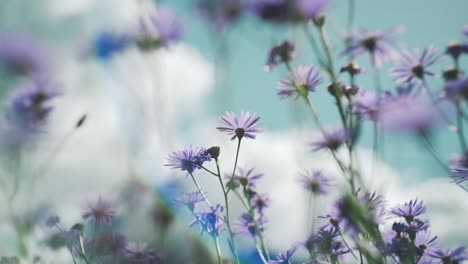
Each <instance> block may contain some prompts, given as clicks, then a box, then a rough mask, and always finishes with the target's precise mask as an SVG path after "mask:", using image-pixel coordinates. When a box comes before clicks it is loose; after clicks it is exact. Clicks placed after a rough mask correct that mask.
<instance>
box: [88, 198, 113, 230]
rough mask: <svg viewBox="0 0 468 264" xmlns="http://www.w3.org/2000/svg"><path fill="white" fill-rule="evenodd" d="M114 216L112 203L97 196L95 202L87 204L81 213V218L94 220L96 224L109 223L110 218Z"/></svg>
mask: <svg viewBox="0 0 468 264" xmlns="http://www.w3.org/2000/svg"><path fill="white" fill-rule="evenodd" d="M114 217H115V211H114V210H112V205H111V203H110V202H109V201H106V200H104V199H102V198H101V197H99V199H98V200H97V202H96V203H94V204H91V203H90V204H88V208H87V209H86V210H85V211H84V213H83V218H84V219H85V220H89V221H90V222H94V223H95V224H96V225H97V226H100V225H102V224H107V225H111V223H112V218H114Z"/></svg>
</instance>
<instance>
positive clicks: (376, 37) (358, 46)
mask: <svg viewBox="0 0 468 264" xmlns="http://www.w3.org/2000/svg"><path fill="white" fill-rule="evenodd" d="M402 32H403V28H402V27H394V28H391V29H389V30H386V31H380V30H375V31H368V30H360V31H357V32H354V33H353V34H351V35H350V36H347V37H348V38H349V39H350V42H351V43H352V44H351V45H350V46H349V47H348V48H346V49H345V50H344V51H343V52H342V53H341V54H342V55H351V57H352V58H353V59H354V58H356V57H358V56H361V55H362V54H364V53H365V52H368V53H369V54H370V56H371V62H372V66H373V67H375V68H380V66H382V64H383V63H384V62H385V61H388V60H394V59H396V58H397V57H398V52H397V51H396V49H397V48H398V47H397V46H398V45H397V43H396V42H395V41H394V40H393V37H394V36H395V35H398V34H400V33H402Z"/></svg>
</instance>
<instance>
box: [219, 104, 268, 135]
mask: <svg viewBox="0 0 468 264" xmlns="http://www.w3.org/2000/svg"><path fill="white" fill-rule="evenodd" d="M218 120H219V122H220V123H221V126H219V127H216V129H218V130H219V131H223V132H227V133H228V134H229V135H232V137H231V140H234V139H235V138H236V137H237V138H238V139H239V140H241V139H242V138H244V137H246V138H250V139H255V134H256V133H260V132H263V128H262V126H261V125H260V124H259V123H258V120H260V116H258V115H257V114H250V113H249V112H246V111H241V113H240V117H239V119H238V118H237V117H236V115H235V114H234V113H233V112H226V114H225V115H224V116H219V117H218Z"/></svg>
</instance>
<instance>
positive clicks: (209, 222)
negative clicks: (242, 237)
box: [190, 204, 224, 237]
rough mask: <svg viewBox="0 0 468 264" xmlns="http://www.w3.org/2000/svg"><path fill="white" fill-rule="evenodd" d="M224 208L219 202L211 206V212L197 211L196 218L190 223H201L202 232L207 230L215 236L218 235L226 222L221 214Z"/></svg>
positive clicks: (191, 224) (192, 224)
mask: <svg viewBox="0 0 468 264" xmlns="http://www.w3.org/2000/svg"><path fill="white" fill-rule="evenodd" d="M223 209H224V208H223V207H222V206H221V205H219V204H218V205H216V206H215V207H212V208H210V211H209V212H200V213H196V214H195V219H194V220H193V221H192V222H191V223H190V226H194V225H195V224H199V225H200V232H201V234H203V233H204V232H206V233H208V234H209V235H211V236H213V237H217V236H218V235H219V233H220V232H221V229H222V227H223V223H224V220H223V217H222V216H221V212H222V211H223Z"/></svg>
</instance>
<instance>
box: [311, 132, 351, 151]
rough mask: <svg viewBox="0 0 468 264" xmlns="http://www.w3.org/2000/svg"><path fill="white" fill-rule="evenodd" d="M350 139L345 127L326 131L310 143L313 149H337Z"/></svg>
mask: <svg viewBox="0 0 468 264" xmlns="http://www.w3.org/2000/svg"><path fill="white" fill-rule="evenodd" d="M347 139H348V133H347V132H346V131H345V130H344V129H337V130H332V131H325V132H324V133H323V134H321V135H320V137H318V138H317V139H315V140H313V141H312V142H311V143H310V145H311V146H312V147H313V151H317V150H320V149H330V150H332V151H335V150H337V149H338V148H339V147H340V146H341V145H343V144H344V143H345V142H346V140H347Z"/></svg>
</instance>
